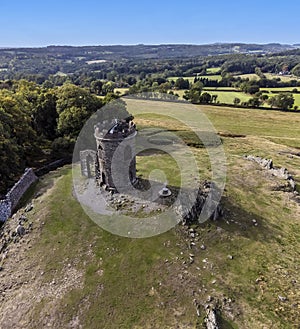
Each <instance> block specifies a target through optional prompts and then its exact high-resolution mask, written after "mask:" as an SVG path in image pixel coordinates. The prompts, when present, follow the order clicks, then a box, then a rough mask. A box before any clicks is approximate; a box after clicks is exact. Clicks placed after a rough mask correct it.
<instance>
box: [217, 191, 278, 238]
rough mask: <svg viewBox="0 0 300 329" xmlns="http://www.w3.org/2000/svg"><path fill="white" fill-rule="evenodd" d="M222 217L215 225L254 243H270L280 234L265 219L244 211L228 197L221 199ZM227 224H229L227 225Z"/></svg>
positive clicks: (276, 228)
mask: <svg viewBox="0 0 300 329" xmlns="http://www.w3.org/2000/svg"><path fill="white" fill-rule="evenodd" d="M221 204H222V208H223V210H224V217H223V219H222V220H221V221H217V222H216V224H217V225H218V226H221V227H222V228H223V229H224V230H225V231H228V232H230V233H234V234H238V235H241V236H243V237H245V238H248V239H251V240H255V241H270V240H272V239H275V237H276V236H277V235H278V234H280V228H279V227H275V226H274V225H271V224H270V223H268V221H267V219H266V218H264V217H262V216H258V215H256V214H254V213H251V212H248V211H245V210H244V209H243V208H241V207H240V206H238V205H236V204H234V203H233V202H232V200H230V199H229V198H228V197H223V199H222V201H221ZM228 223H229V224H228Z"/></svg>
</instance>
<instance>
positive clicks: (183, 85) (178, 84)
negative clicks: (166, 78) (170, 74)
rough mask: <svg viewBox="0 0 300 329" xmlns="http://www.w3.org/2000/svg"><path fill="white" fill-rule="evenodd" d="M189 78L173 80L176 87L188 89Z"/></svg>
mask: <svg viewBox="0 0 300 329" xmlns="http://www.w3.org/2000/svg"><path fill="white" fill-rule="evenodd" d="M189 87H190V83H189V80H184V79H183V78H178V79H177V80H176V82H175V88H176V89H189Z"/></svg>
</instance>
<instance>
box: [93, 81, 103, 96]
mask: <svg viewBox="0 0 300 329" xmlns="http://www.w3.org/2000/svg"><path fill="white" fill-rule="evenodd" d="M102 86H103V82H102V81H101V80H94V81H92V83H91V90H92V92H94V93H95V94H96V95H101V93H102Z"/></svg>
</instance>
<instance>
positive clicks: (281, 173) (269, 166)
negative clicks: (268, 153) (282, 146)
mask: <svg viewBox="0 0 300 329" xmlns="http://www.w3.org/2000/svg"><path fill="white" fill-rule="evenodd" d="M244 158H245V159H246V160H250V161H253V162H256V163H258V164H259V165H260V166H261V167H262V168H263V169H266V170H268V172H269V173H270V174H272V175H273V176H275V177H278V178H280V179H284V180H286V181H287V183H288V184H289V187H290V189H291V192H295V191H296V182H295V179H294V177H293V176H292V175H291V174H290V173H289V172H288V170H287V169H286V168H284V167H275V166H274V165H273V160H272V159H264V158H261V157H259V156H253V155H245V156H244Z"/></svg>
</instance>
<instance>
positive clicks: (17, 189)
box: [0, 168, 38, 222]
mask: <svg viewBox="0 0 300 329" xmlns="http://www.w3.org/2000/svg"><path fill="white" fill-rule="evenodd" d="M37 179H38V178H37V176H36V175H35V173H34V171H33V169H32V168H27V169H26V170H25V172H24V174H23V175H22V177H21V178H20V179H19V180H18V182H17V183H16V184H15V185H14V186H13V187H12V188H11V189H10V190H9V191H8V193H7V194H6V196H5V198H4V199H3V200H0V222H5V221H6V220H7V219H8V218H9V217H10V216H11V214H12V213H13V212H14V210H15V209H16V207H17V205H18V203H19V201H20V199H21V198H22V196H23V194H24V193H25V192H26V191H27V190H28V188H29V187H30V185H31V184H33V183H34V182H35V181H36V180H37Z"/></svg>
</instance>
